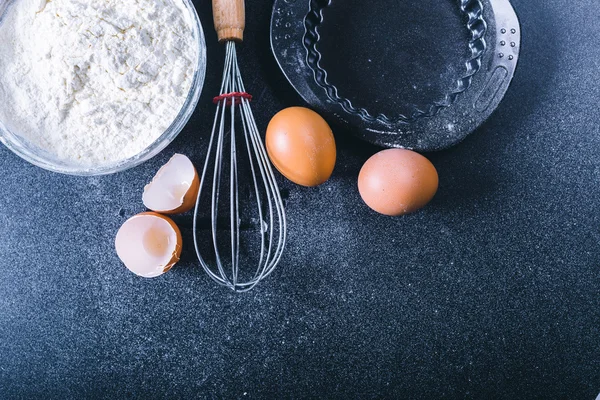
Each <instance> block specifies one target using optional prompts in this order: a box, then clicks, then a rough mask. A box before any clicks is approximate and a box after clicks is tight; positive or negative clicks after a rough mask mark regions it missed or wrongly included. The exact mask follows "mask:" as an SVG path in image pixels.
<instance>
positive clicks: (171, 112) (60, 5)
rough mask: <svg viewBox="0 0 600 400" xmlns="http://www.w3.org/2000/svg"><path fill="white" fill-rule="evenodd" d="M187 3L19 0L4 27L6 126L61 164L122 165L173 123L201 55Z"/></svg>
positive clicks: (2, 108) (0, 92)
mask: <svg viewBox="0 0 600 400" xmlns="http://www.w3.org/2000/svg"><path fill="white" fill-rule="evenodd" d="M180 1H181V0H51V1H48V2H46V1H45V0H16V1H15V2H14V4H13V5H12V6H10V7H9V9H8V10H7V12H6V15H5V16H4V18H3V19H2V21H1V22H0V43H1V45H0V120H1V121H2V122H3V123H4V124H5V125H6V126H7V127H8V128H9V129H10V130H11V131H13V132H14V133H16V134H19V135H21V136H23V137H25V138H26V139H28V140H29V141H30V142H32V143H33V144H35V145H37V146H39V147H41V148H43V149H45V150H47V151H49V152H51V153H53V154H55V155H57V156H58V157H59V158H61V159H63V160H67V161H71V162H76V163H78V164H83V165H98V164H104V163H109V162H114V161H118V160H122V159H125V158H127V157H130V156H133V155H135V154H137V153H139V152H140V151H141V150H143V149H144V148H146V147H147V146H148V145H150V144H151V143H152V142H153V141H154V140H155V139H156V138H158V136H160V135H161V134H162V133H163V131H164V130H165V129H166V128H167V127H168V126H169V125H170V124H171V122H173V120H174V119H175V117H176V116H177V114H178V113H179V111H180V109H181V107H182V105H183V103H184V101H185V98H186V97H187V94H188V92H189V89H190V86H191V82H192V78H193V73H194V68H195V65H196V61H197V57H198V51H197V49H196V46H195V44H196V42H195V40H194V38H193V30H192V22H191V20H190V17H189V15H188V13H187V12H186V11H185V10H184V8H183V4H181V3H180Z"/></svg>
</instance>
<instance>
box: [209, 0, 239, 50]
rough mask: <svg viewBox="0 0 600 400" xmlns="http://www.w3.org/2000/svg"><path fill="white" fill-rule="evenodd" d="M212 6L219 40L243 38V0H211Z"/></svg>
mask: <svg viewBox="0 0 600 400" xmlns="http://www.w3.org/2000/svg"><path fill="white" fill-rule="evenodd" d="M212 6H213V18H214V20H215V30H216V31H217V36H218V37H219V42H225V41H230V40H235V41H238V42H241V41H242V40H244V27H245V25H246V11H245V9H244V0H212Z"/></svg>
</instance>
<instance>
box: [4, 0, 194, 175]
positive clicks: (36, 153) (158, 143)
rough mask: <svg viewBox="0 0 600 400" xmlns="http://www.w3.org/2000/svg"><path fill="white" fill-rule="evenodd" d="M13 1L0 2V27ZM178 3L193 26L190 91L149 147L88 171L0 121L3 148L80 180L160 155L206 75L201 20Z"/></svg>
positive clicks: (187, 113)
mask: <svg viewBox="0 0 600 400" xmlns="http://www.w3.org/2000/svg"><path fill="white" fill-rule="evenodd" d="M13 1H18V0H0V24H1V23H2V22H1V20H2V15H3V14H4V12H5V11H6V9H7V8H8V6H9V5H10V4H11V3H12V2H13ZM181 1H182V3H183V5H184V6H185V10H186V11H187V12H188V13H189V15H190V19H191V21H192V24H193V26H192V29H193V34H194V38H195V39H196V46H197V50H198V60H197V65H196V69H195V71H194V77H193V80H192V84H191V87H190V91H189V93H188V95H187V98H186V100H185V102H184V103H183V106H182V107H181V110H180V111H179V114H177V117H175V120H174V121H173V122H172V123H171V125H170V126H169V127H168V128H167V129H166V130H165V131H164V132H163V133H162V134H161V135H160V136H159V137H158V138H157V139H156V140H155V141H154V142H153V143H152V144H150V145H149V146H148V147H146V149H144V150H143V151H142V152H140V153H138V154H136V155H135V156H133V157H129V158H127V159H124V160H120V161H117V162H114V163H107V164H101V165H99V166H91V167H90V166H87V165H85V166H84V165H81V164H77V163H70V162H68V161H65V160H61V159H59V158H58V157H56V156H55V155H53V154H51V153H49V152H47V151H45V150H43V149H40V148H38V147H37V146H34V145H32V144H30V143H29V142H28V141H27V140H26V139H24V138H22V137H20V136H19V135H18V134H17V132H11V130H9V129H8V128H7V127H6V126H5V125H4V123H3V122H2V121H0V142H2V143H3V144H4V145H5V146H6V147H8V148H9V149H10V150H11V151H12V152H14V153H15V154H16V155H18V156H19V157H21V158H22V159H24V160H26V161H28V162H30V163H32V164H34V165H37V166H38V167H41V168H44V169H46V170H49V171H53V172H58V173H61V174H68V175H80V176H94V175H107V174H112V173H116V172H121V171H124V170H126V169H129V168H133V167H135V166H137V165H139V164H141V163H143V162H145V161H148V160H149V159H151V158H152V157H154V156H155V155H157V154H158V153H160V152H161V151H162V150H163V149H164V148H165V147H167V146H168V145H169V144H170V143H171V142H172V141H173V140H174V139H175V138H176V137H177V135H178V134H179V133H180V132H181V130H182V129H183V127H184V126H185V125H186V123H187V122H188V120H189V119H190V117H191V116H192V114H193V113H194V110H195V108H196V105H197V104H198V99H199V98H200V93H201V92H202V87H203V85H204V77H205V75H206V42H205V39H204V32H203V30H202V25H201V23H200V18H199V17H198V13H197V12H196V8H195V7H194V5H193V4H192V1H191V0H181ZM0 107H1V105H0Z"/></svg>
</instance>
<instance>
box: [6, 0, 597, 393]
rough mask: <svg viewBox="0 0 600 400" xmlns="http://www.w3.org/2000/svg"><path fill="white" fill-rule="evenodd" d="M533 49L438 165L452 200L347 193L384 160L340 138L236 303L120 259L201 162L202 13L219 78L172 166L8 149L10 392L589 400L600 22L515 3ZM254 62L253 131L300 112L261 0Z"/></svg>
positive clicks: (293, 202)
mask: <svg viewBox="0 0 600 400" xmlns="http://www.w3.org/2000/svg"><path fill="white" fill-rule="evenodd" d="M513 3H514V6H515V8H516V10H517V12H518V14H519V16H520V19H521V24H522V31H523V43H522V53H521V58H520V61H519V68H518V70H517V74H516V76H515V79H514V83H513V86H512V88H511V89H510V90H509V92H508V94H507V96H506V98H505V101H504V102H503V103H502V104H501V106H500V107H499V109H498V110H497V111H496V112H495V114H494V115H493V116H492V117H491V119H490V120H489V121H488V122H487V123H486V124H485V125H484V126H482V127H481V128H480V129H478V130H477V132H476V133H474V134H473V135H471V136H470V137H469V138H468V139H467V140H466V141H465V142H464V143H462V144H460V145H459V146H457V147H455V148H453V149H451V150H447V151H444V152H441V153H435V154H430V155H429V157H430V158H431V160H432V161H433V163H434V164H435V165H436V167H437V168H438V170H439V173H440V181H441V186H440V190H439V193H438V195H437V197H436V198H435V200H434V201H433V202H432V203H431V204H430V206H429V207H427V208H426V209H424V210H423V211H422V212H419V213H417V214H415V215H411V216H408V217H404V218H395V219H394V218H386V217H382V216H378V215H376V214H374V213H373V212H371V211H369V210H368V209H367V208H366V207H365V206H364V205H363V204H362V202H361V200H360V198H359V195H358V192H357V189H356V176H357V174H358V171H359V168H360V166H361V165H362V163H363V162H364V161H365V160H366V159H367V158H368V157H369V156H370V155H371V154H372V153H373V152H375V151H376V148H375V147H370V146H364V145H362V144H361V143H360V142H358V141H356V140H354V139H350V138H347V135H345V133H344V132H343V131H337V132H336V133H337V137H338V143H339V164H338V167H337V169H336V171H335V173H334V175H333V177H332V179H331V180H330V181H329V182H328V183H326V184H325V185H323V186H321V187H319V188H316V189H304V188H300V187H296V186H294V185H292V184H290V183H288V182H284V181H283V180H281V185H282V187H283V188H284V189H288V190H289V199H288V203H287V210H288V213H289V226H290V231H289V242H288V247H287V251H286V252H285V255H284V258H283V262H282V265H281V266H280V267H279V268H278V270H277V271H276V272H275V273H274V274H273V276H272V278H270V279H268V280H267V281H265V282H264V283H263V284H261V285H260V286H258V287H257V288H256V289H255V290H254V291H252V292H250V293H249V294H245V295H238V294H234V293H232V292H230V291H228V290H226V289H221V288H219V287H216V286H215V285H214V284H213V282H212V281H210V280H209V279H208V278H207V277H206V276H205V275H204V273H203V272H202V271H201V269H200V268H199V267H198V266H197V265H196V263H195V262H194V260H195V259H194V257H195V256H194V253H193V246H192V243H191V241H190V235H191V231H190V228H189V226H190V225H189V221H190V216H189V215H184V216H181V217H179V218H178V219H177V221H178V222H179V223H180V224H181V225H182V227H183V233H184V240H185V244H184V254H183V262H182V263H180V264H178V265H177V266H176V267H175V268H174V269H173V270H172V271H171V272H170V273H168V274H166V275H165V276H163V277H161V278H158V279H153V280H144V279H140V278H137V277H136V276H134V275H133V274H131V273H130V272H129V271H127V270H126V269H125V268H124V267H123V266H122V265H121V264H120V262H119V260H118V259H117V256H116V255H115V252H114V250H113V238H114V236H115V233H116V231H117V229H118V227H119V226H120V225H121V223H122V222H123V221H124V220H125V219H126V218H128V217H130V216H132V215H134V214H135V213H137V212H139V211H142V205H141V200H140V199H141V191H142V187H143V185H144V184H145V183H146V182H147V181H148V180H149V179H150V178H151V177H152V175H153V174H154V173H155V171H156V170H157V169H158V167H159V166H160V165H162V164H163V163H165V162H166V161H167V159H168V158H169V157H170V156H171V155H172V154H173V153H174V152H183V153H185V154H187V155H189V156H190V157H191V158H192V159H193V160H195V161H198V162H199V161H200V160H202V158H203V153H204V149H205V144H204V143H203V140H204V139H203V137H204V136H205V135H206V134H207V132H208V130H209V129H210V128H209V125H210V123H211V121H212V113H213V107H212V105H211V96H212V95H213V94H214V93H216V91H217V90H218V82H217V79H215V77H217V76H219V75H220V73H221V65H222V64H221V63H222V49H221V48H220V47H218V46H215V45H214V41H215V37H214V33H213V30H212V22H211V15H210V6H209V2H208V1H198V2H197V3H196V4H197V6H198V10H199V13H200V14H201V17H202V19H203V23H204V27H205V31H206V33H207V41H208V44H209V65H208V75H207V76H208V77H209V79H208V83H207V85H206V87H205V91H204V93H203V97H202V99H201V102H200V106H199V108H198V110H197V112H196V114H195V115H194V116H193V118H192V120H191V123H190V124H189V125H188V126H187V128H186V129H185V130H184V131H183V132H182V134H181V135H180V136H179V137H178V138H177V140H176V141H175V142H174V143H173V144H172V145H171V146H170V147H168V148H167V150H165V151H164V152H163V153H162V154H161V155H159V156H158V157H156V158H154V159H153V160H151V161H150V162H147V163H146V164H144V165H142V166H140V167H138V168H135V169H133V170H130V171H127V172H124V173H120V174H117V175H113V176H107V177H100V178H76V177H68V176H61V175H57V174H52V173H49V172H45V171H43V170H40V169H38V168H36V167H33V166H31V165H29V164H27V163H25V162H24V161H22V160H20V159H19V158H17V157H16V156H15V155H13V154H12V153H11V152H9V151H8V150H7V149H5V148H4V147H2V148H0V183H1V185H0V196H1V198H2V201H1V202H0V399H84V398H104V399H118V398H140V399H154V398H169V399H191V398H228V399H230V398H248V399H251V398H340V399H347V398H361V399H365V398H412V399H440V398H448V399H496V398H497V399H584V400H593V399H594V398H595V397H596V396H597V395H598V393H599V392H600V329H599V328H600V114H599V111H598V107H599V105H598V104H599V100H600V79H599V75H600V61H599V60H600V44H599V43H600V28H599V26H600V25H599V23H598V21H600V7H599V6H598V2H597V0H578V1H571V0H553V1H542V0H514V1H513ZM247 8H248V12H249V13H250V14H249V15H250V17H249V18H248V28H247V33H248V34H247V38H248V39H247V43H246V44H245V45H244V46H243V47H242V51H241V55H240V57H241V60H242V61H241V63H242V65H241V68H242V71H243V72H244V74H245V80H246V83H247V86H248V87H249V90H250V91H251V92H253V93H255V95H256V101H255V102H254V105H253V107H254V109H255V111H256V114H257V119H258V121H259V125H260V126H261V127H265V126H266V123H267V122H268V119H269V117H270V116H271V115H273V114H274V113H275V112H276V111H278V110H279V109H280V108H282V107H284V106H289V105H295V104H302V103H301V101H300V100H299V98H297V97H296V95H295V94H294V93H293V92H292V90H291V88H290V87H289V86H288V84H287V83H286V82H285V80H284V78H283V77H282V75H281V73H279V71H278V70H277V68H276V65H275V62H274V60H273V57H272V56H271V53H270V50H269V37H268V28H269V19H270V9H271V2H270V1H269V0H253V1H251V0H249V1H248V6H247Z"/></svg>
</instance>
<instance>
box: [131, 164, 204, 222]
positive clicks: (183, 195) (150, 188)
mask: <svg viewBox="0 0 600 400" xmlns="http://www.w3.org/2000/svg"><path fill="white" fill-rule="evenodd" d="M199 188H200V179H199V178H198V172H196V168H194V164H192V162H191V161H190V159H189V158H187V157H186V156H184V155H183V154H175V155H173V157H171V159H170V160H169V161H168V162H167V163H166V164H165V165H163V166H162V167H161V168H160V169H159V170H158V172H157V173H156V175H154V178H153V179H152V182H150V183H149V184H147V185H146V186H145V187H144V194H143V195H142V201H143V202H144V205H145V206H146V208H148V209H150V210H152V211H156V212H159V213H161V214H180V213H184V212H187V211H189V210H191V209H192V208H193V207H194V205H195V203H196V196H197V195H198V189H199Z"/></svg>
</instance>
